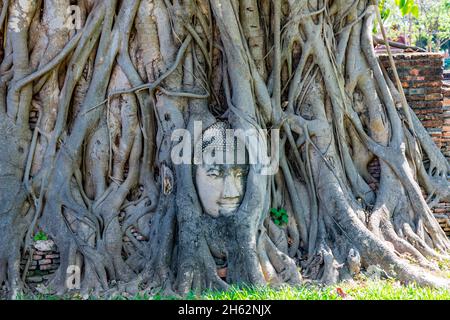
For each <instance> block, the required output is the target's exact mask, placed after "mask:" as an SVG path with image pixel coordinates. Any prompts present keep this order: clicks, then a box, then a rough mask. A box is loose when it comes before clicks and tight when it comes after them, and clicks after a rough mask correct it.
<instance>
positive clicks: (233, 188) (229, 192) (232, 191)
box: [223, 175, 240, 198]
mask: <svg viewBox="0 0 450 320" xmlns="http://www.w3.org/2000/svg"><path fill="white" fill-rule="evenodd" d="M239 196H240V192H239V189H238V187H237V185H236V179H235V178H234V177H233V176H232V175H226V176H225V181H224V186H223V197H224V198H238V197H239Z"/></svg>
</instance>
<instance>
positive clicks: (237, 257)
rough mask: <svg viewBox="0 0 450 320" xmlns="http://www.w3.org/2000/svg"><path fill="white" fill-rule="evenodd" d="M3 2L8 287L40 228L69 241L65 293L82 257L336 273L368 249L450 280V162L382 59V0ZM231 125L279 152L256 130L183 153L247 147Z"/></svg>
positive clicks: (418, 276)
mask: <svg viewBox="0 0 450 320" xmlns="http://www.w3.org/2000/svg"><path fill="white" fill-rule="evenodd" d="M0 3H1V13H0V25H1V26H2V28H1V32H0V37H1V46H0V49H1V50H0V61H1V65H0V133H1V139H0V239H1V241H0V283H2V284H3V285H4V290H5V291H6V292H7V293H8V294H9V295H10V296H12V297H14V296H15V295H16V294H17V293H19V292H23V291H24V290H27V288H28V287H27V285H26V283H25V273H26V270H24V268H23V267H21V261H22V259H23V257H25V256H27V255H28V256H29V255H30V254H32V252H33V246H32V244H33V236H34V235H35V233H36V232H38V231H41V232H44V233H45V234H47V235H48V237H49V238H51V239H52V240H53V241H54V242H55V244H56V246H57V248H58V251H59V252H60V257H61V260H60V265H59V268H58V269H57V270H56V272H55V273H54V275H53V277H52V278H51V279H50V281H49V282H48V283H47V287H48V289H49V290H50V291H54V292H56V293H57V294H64V293H66V292H67V291H68V290H70V289H72V288H70V286H69V285H68V281H67V280H68V277H69V276H70V275H71V274H70V273H68V270H69V269H70V270H73V269H74V268H73V267H74V266H76V267H77V268H75V270H79V271H80V273H81V274H80V277H81V283H80V288H79V289H80V290H81V292H82V293H92V292H93V293H96V294H102V293H108V292H117V291H128V292H135V291H136V290H151V292H155V290H160V291H162V292H163V293H165V294H170V293H178V294H186V293H188V292H191V291H194V292H195V291H199V290H203V289H207V288H212V289H226V288H227V287H228V286H230V285H231V284H249V285H265V284H270V285H279V284H284V283H286V284H289V285H299V284H301V283H302V282H304V281H313V282H318V283H325V284H330V283H335V282H337V281H340V280H346V279H351V278H352V277H354V276H355V275H357V274H358V273H359V272H360V270H365V269H368V268H370V267H371V266H376V267H377V268H379V269H380V270H382V271H383V272H384V273H385V274H387V275H388V276H390V277H393V278H395V279H398V280H400V281H402V282H405V283H406V282H416V283H418V284H419V285H425V286H433V287H442V286H444V287H448V286H449V284H450V280H448V279H445V277H444V276H443V273H442V270H441V269H440V267H441V266H442V265H444V264H445V262H446V261H448V259H449V258H450V257H449V253H448V252H449V251H448V250H449V249H450V242H449V240H448V239H447V238H446V236H445V234H444V232H443V231H442V230H441V228H440V226H439V224H438V223H437V221H436V220H435V218H434V217H433V214H432V208H433V206H434V205H436V204H437V203H439V202H440V201H446V200H447V201H448V200H449V190H450V189H449V185H448V181H447V175H448V173H449V168H450V167H449V164H448V162H447V160H446V158H445V157H444V156H443V155H442V154H441V153H440V150H439V148H438V147H436V145H435V144H434V143H433V141H432V139H431V138H430V136H429V135H428V133H427V131H426V130H425V129H424V128H423V126H422V125H421V123H420V121H419V120H418V118H417V117H416V115H415V114H414V112H413V111H412V109H411V108H410V107H409V106H408V104H407V102H406V100H405V96H404V94H403V92H402V91H401V87H400V86H399V83H398V81H395V79H394V80H391V79H390V78H389V77H388V76H387V73H386V70H385V69H384V68H383V67H381V66H380V64H379V62H378V60H377V57H376V55H375V53H374V50H373V47H374V46H373V38H372V37H373V26H374V24H377V23H378V22H377V21H378V20H379V19H378V17H379V11H378V9H377V4H376V3H375V2H374V1H371V0H283V1H281V0H280V1H278V0H240V1H237V0H211V1H207V0H184V1H181V0H102V1H100V0H2V1H0ZM379 28H380V27H379ZM379 30H380V29H379ZM399 88H400V90H399ZM32 115H36V116H32ZM199 123H200V124H201V128H200V130H196V129H198V124H199ZM230 129H231V130H240V131H241V132H254V133H255V132H256V135H255V137H256V138H257V139H256V140H254V141H256V142H257V143H255V144H257V145H258V147H261V145H262V146H263V148H262V149H263V150H264V152H265V153H266V154H267V155H268V156H270V158H271V159H277V161H276V162H275V166H273V168H272V169H273V170H269V171H270V172H263V171H264V168H263V166H262V165H260V164H258V163H252V162H251V161H249V159H250V158H252V150H251V149H252V148H253V147H254V145H252V144H251V143H250V144H247V145H246V146H245V152H244V153H245V156H244V157H243V158H244V161H243V162H242V163H234V162H232V163H228V164H224V163H215V162H213V163H210V164H202V163H195V162H190V161H184V160H191V159H192V158H195V155H196V152H197V151H201V152H210V151H211V150H213V151H212V153H213V156H214V155H216V156H217V154H219V155H220V154H222V153H225V154H231V155H232V156H233V155H235V154H234V153H228V151H229V150H232V149H233V148H232V147H233V146H234V145H236V139H234V140H233V139H231V140H230V139H228V137H227V135H226V134H225V133H226V132H228V131H227V130H230ZM199 133H200V134H199ZM180 146H181V147H180ZM180 159H182V160H183V161H179V160H180ZM175 160H176V161H175ZM373 161H379V163H380V178H379V179H378V178H377V179H376V178H374V177H373V175H372V174H371V173H370V172H369V170H368V166H369V164H370V163H372V162H373ZM266 171H267V170H266ZM132 230H137V231H138V232H139V233H140V234H142V235H143V236H144V237H145V241H138V239H136V237H134V233H133V232H132ZM125 238H127V239H128V241H124V239H125ZM218 270H219V271H220V272H218Z"/></svg>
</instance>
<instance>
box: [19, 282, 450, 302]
mask: <svg viewBox="0 0 450 320" xmlns="http://www.w3.org/2000/svg"><path fill="white" fill-rule="evenodd" d="M339 292H340V293H341V294H339ZM21 298H22V299H27V300H28V299H33V300H61V299H81V297H80V296H66V297H62V298H61V297H56V296H46V295H37V296H35V297H30V296H23V297H21ZM90 299H98V298H95V297H90ZM110 299H111V300H170V299H179V298H177V297H164V296H160V295H156V296H150V295H148V294H137V295H135V296H123V295H122V296H116V297H113V298H110ZM186 299H187V300H345V299H352V300H353V299H354V300H450V289H431V288H423V287H418V286H416V285H414V284H410V285H407V286H402V285H400V284H399V283H398V282H396V281H392V280H361V281H356V282H352V283H340V284H338V285H333V286H326V287H318V286H313V285H308V286H301V287H289V286H283V287H280V288H278V289H274V288H270V287H259V288H257V287H240V288H239V287H236V286H233V287H231V288H230V289H229V290H228V291H223V292H220V291H206V292H204V293H203V294H201V295H195V294H189V295H188V296H187V297H186Z"/></svg>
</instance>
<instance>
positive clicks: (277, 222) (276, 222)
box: [273, 220, 281, 226]
mask: <svg viewBox="0 0 450 320" xmlns="http://www.w3.org/2000/svg"><path fill="white" fill-rule="evenodd" d="M273 222H275V224H276V225H277V226H279V225H280V224H281V222H280V220H274V221H273Z"/></svg>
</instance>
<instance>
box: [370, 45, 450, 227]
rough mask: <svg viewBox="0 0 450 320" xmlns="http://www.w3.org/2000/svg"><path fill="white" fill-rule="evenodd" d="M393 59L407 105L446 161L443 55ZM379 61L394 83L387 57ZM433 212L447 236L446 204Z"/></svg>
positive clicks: (448, 94)
mask: <svg viewBox="0 0 450 320" xmlns="http://www.w3.org/2000/svg"><path fill="white" fill-rule="evenodd" d="M393 56H394V61H395V65H396V67H397V72H398V75H399V77H400V81H401V82H402V86H403V89H404V92H405V95H406V99H407V100H408V103H409V105H410V106H411V108H412V109H413V110H414V112H415V113H416V114H417V116H418V118H419V119H420V120H421V121H422V124H423V125H424V127H425V128H426V129H427V131H428V132H429V133H430V135H431V137H432V138H433V140H434V141H435V143H436V144H437V145H438V146H439V147H440V148H441V150H442V152H443V153H444V154H445V155H446V157H447V159H449V160H450V89H449V88H445V87H444V83H443V79H444V77H443V71H444V70H443V56H442V55H441V54H439V53H398V54H394V55H393ZM379 59H380V62H381V64H382V65H383V66H384V67H385V68H386V70H387V71H388V74H389V76H390V77H391V79H392V80H394V77H393V73H392V69H391V66H390V63H389V58H388V56H387V55H386V54H380V55H379ZM372 170H373V168H372ZM433 212H434V213H435V216H436V218H438V221H439V222H440V224H441V226H442V227H443V228H444V231H446V233H447V234H448V235H449V236H450V220H449V219H448V217H450V204H449V203H440V204H439V205H438V206H437V207H436V208H434V210H433Z"/></svg>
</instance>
